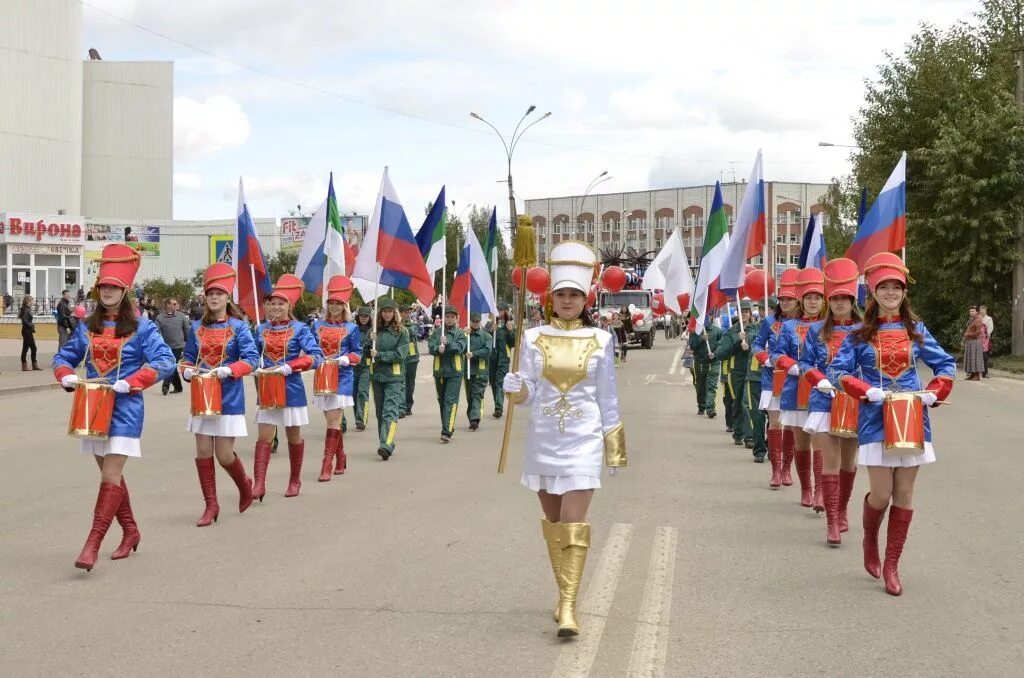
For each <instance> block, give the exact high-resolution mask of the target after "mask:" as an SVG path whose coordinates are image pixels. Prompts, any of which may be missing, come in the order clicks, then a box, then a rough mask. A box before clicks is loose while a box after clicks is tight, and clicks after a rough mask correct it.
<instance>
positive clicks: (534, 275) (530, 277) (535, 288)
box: [526, 266, 551, 294]
mask: <svg viewBox="0 0 1024 678" xmlns="http://www.w3.org/2000/svg"><path fill="white" fill-rule="evenodd" d="M550 284H551V276H550V275H549V274H548V270H547V269H546V268H541V267H540V266H534V267H533V268H531V269H530V270H528V271H527V272H526V289H528V290H530V291H531V292H533V293H534V294H541V293H542V292H546V291H547V289H548V285H550Z"/></svg>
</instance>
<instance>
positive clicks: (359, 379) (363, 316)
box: [341, 306, 373, 433]
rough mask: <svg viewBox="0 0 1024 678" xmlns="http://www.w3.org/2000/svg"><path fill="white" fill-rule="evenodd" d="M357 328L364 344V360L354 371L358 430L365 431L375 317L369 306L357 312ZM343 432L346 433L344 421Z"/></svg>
mask: <svg viewBox="0 0 1024 678" xmlns="http://www.w3.org/2000/svg"><path fill="white" fill-rule="evenodd" d="M356 328H357V329H358V330H359V337H360V340H361V342H362V344H361V346H360V349H361V352H362V356H361V357H362V360H361V361H360V362H359V364H358V365H356V366H355V367H354V368H353V369H352V372H353V374H354V375H355V389H354V390H355V409H356V430H357V431H365V430H366V420H367V417H368V416H369V407H370V332H372V331H373V316H372V315H371V312H370V307H369V306H360V307H359V309H358V310H357V311H356ZM341 430H342V432H343V433H344V431H345V426H344V421H343V422H342V427H341Z"/></svg>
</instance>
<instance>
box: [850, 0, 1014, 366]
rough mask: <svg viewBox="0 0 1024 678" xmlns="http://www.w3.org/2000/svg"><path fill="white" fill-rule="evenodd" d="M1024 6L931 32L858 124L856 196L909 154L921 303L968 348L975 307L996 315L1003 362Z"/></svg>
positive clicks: (1004, 4)
mask: <svg viewBox="0 0 1024 678" xmlns="http://www.w3.org/2000/svg"><path fill="white" fill-rule="evenodd" d="M1021 4H1022V3H1021V1H1020V0H986V1H985V2H983V4H982V11H981V12H980V13H979V14H978V16H977V18H976V21H975V22H974V23H972V24H967V23H959V24H956V25H954V26H952V27H950V28H948V29H945V30H942V29H937V28H935V27H933V26H930V25H923V26H922V27H921V29H920V31H919V32H918V33H917V34H916V35H914V36H913V37H912V38H911V40H910V42H909V43H908V44H907V46H906V48H905V50H904V53H903V54H902V56H898V57H897V56H891V55H890V56H888V58H887V61H886V62H885V63H884V64H882V65H881V66H880V68H879V77H878V79H877V80H875V81H872V82H868V83H867V91H866V95H865V103H864V106H863V107H862V109H861V110H860V114H859V117H858V118H857V119H856V120H855V123H854V137H855V138H856V140H857V144H858V146H859V147H860V150H859V151H858V152H857V153H856V154H855V155H854V156H853V181H854V183H853V185H854V186H857V185H860V186H868V187H869V191H870V192H873V193H877V191H878V189H880V188H881V186H882V185H883V184H884V183H885V180H886V178H887V177H888V175H889V173H890V172H891V171H892V167H893V165H895V163H896V160H897V159H898V157H899V152H900V151H901V150H906V151H907V152H908V163H907V213H908V214H907V264H908V267H909V268H910V269H911V271H912V275H914V276H915V277H916V279H917V281H918V282H917V284H916V285H915V286H913V287H912V289H911V294H912V296H913V301H914V304H915V307H916V308H917V309H918V310H919V311H920V312H921V313H922V315H923V316H924V317H925V318H926V319H927V320H928V323H929V327H930V328H931V329H932V331H933V332H935V333H936V334H937V335H938V336H939V339H940V341H941V342H942V343H943V344H945V345H946V346H950V347H955V346H957V345H959V340H960V335H961V333H962V331H963V327H964V322H965V318H966V306H967V305H969V304H971V303H986V304H988V306H989V309H990V310H991V312H992V315H994V316H995V317H996V318H997V319H1000V320H1002V322H1003V323H1004V324H1003V326H1002V328H1001V329H1003V331H1001V332H996V334H995V339H994V342H993V351H994V352H1000V351H1002V350H1005V349H1006V347H1007V345H1008V340H1009V332H1008V331H1006V330H1005V328H1006V324H1005V323H1007V321H1008V320H1009V318H1010V314H1011V311H1010V287H1011V264H1012V262H1013V260H1014V256H1015V254H1014V252H1015V249H1014V245H1015V241H1016V236H1015V232H1014V227H1013V225H1014V224H1015V223H1016V221H1017V220H1018V219H1020V218H1021V217H1022V216H1024V125H1022V124H1021V114H1020V112H1019V110H1018V109H1017V107H1016V104H1015V103H1014V96H1013V94H1014V82H1015V80H1014V78H1015V72H1014V63H1013V52H1012V47H1013V46H1014V45H1019V44H1020V41H1021V35H1020V29H1019V27H1020V26H1021V23H1022V22H1021V17H1022V11H1021V9H1022V8H1021ZM847 185H848V184H847ZM869 197H871V198H872V199H873V197H874V196H873V195H869Z"/></svg>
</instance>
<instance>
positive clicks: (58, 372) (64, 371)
mask: <svg viewBox="0 0 1024 678" xmlns="http://www.w3.org/2000/svg"><path fill="white" fill-rule="evenodd" d="M74 373H75V371H74V370H73V369H71V368H70V367H68V366H67V365H61V366H60V367H55V368H54V369H53V376H54V377H56V378H57V383H60V380H61V379H63V378H64V377H66V376H68V375H69V374H74Z"/></svg>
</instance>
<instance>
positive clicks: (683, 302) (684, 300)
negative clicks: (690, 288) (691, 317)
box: [676, 292, 690, 314]
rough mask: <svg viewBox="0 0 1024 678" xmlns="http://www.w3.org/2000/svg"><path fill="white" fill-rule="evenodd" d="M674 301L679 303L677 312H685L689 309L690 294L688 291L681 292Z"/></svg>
mask: <svg viewBox="0 0 1024 678" xmlns="http://www.w3.org/2000/svg"><path fill="white" fill-rule="evenodd" d="M676 301H677V302H678V303H679V312H680V313H683V314H685V313H686V312H687V311H689V310H690V294H689V292H683V293H682V294H680V295H679V296H677V297H676Z"/></svg>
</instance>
